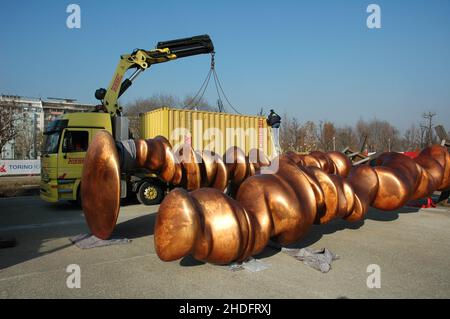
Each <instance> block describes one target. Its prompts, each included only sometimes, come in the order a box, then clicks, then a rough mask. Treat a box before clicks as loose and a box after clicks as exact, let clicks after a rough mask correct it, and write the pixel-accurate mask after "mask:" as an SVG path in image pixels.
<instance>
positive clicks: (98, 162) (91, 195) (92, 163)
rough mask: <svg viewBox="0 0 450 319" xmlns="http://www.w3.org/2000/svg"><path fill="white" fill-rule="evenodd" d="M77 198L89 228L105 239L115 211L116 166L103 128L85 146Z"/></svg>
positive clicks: (110, 140) (111, 141)
mask: <svg viewBox="0 0 450 319" xmlns="http://www.w3.org/2000/svg"><path fill="white" fill-rule="evenodd" d="M81 198H82V206H83V212H84V216H85V218H86V222H87V224H88V226H89V229H90V230H91V232H92V233H93V234H94V235H96V236H97V237H98V238H101V239H108V238H109V236H111V234H112V232H113V230H114V227H115V225H116V222H117V217H118V215H119V208H120V167H119V155H118V154H117V149H116V145H115V143H114V139H113V138H112V136H111V134H110V133H108V132H107V131H100V132H98V133H97V134H96V135H95V136H94V138H93V140H92V142H91V144H90V145H89V148H88V150H87V153H86V157H85V158H84V166H83V173H82V177H81Z"/></svg>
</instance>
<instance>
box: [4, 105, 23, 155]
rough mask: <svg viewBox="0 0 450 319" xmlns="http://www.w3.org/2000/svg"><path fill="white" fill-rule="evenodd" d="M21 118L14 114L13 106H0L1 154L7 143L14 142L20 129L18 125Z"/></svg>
mask: <svg viewBox="0 0 450 319" xmlns="http://www.w3.org/2000/svg"><path fill="white" fill-rule="evenodd" d="M18 120H19V117H18V116H17V114H15V113H14V106H13V105H1V106H0V152H1V150H3V147H4V146H5V145H6V143H8V142H10V141H11V140H13V139H14V138H15V137H16V135H17V133H18V132H19V129H18V127H17V125H16V123H17V122H18Z"/></svg>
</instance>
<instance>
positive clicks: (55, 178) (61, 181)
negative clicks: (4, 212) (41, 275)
mask: <svg viewBox="0 0 450 319" xmlns="http://www.w3.org/2000/svg"><path fill="white" fill-rule="evenodd" d="M99 130H107V131H108V132H110V133H111V134H112V125H111V117H110V115H109V114H107V113H70V114H63V115H61V116H59V117H58V118H56V119H55V120H54V121H52V122H51V123H50V124H49V126H48V128H47V130H46V131H45V133H44V135H45V146H44V151H43V155H42V156H41V183H40V197H41V198H42V199H43V200H45V201H48V202H57V201H59V200H70V201H78V202H80V194H79V193H80V192H79V189H80V183H81V172H82V169H83V161H84V157H85V155H86V151H87V148H88V145H89V143H90V141H91V140H92V139H93V137H94V135H95V134H96V133H97V132H98V131H99Z"/></svg>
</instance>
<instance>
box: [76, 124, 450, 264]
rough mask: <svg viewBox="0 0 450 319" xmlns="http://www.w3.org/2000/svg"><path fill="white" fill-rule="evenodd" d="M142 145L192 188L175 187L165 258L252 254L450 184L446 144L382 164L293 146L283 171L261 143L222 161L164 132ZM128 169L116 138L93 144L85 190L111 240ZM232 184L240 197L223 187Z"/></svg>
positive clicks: (160, 239) (163, 223) (152, 161)
mask: <svg viewBox="0 0 450 319" xmlns="http://www.w3.org/2000/svg"><path fill="white" fill-rule="evenodd" d="M135 145H136V159H135V161H134V162H135V163H136V166H137V167H140V168H146V169H148V170H150V171H151V172H154V173H155V174H157V175H158V176H160V178H161V179H162V180H164V181H166V182H169V183H171V184H172V185H182V186H183V188H184V189H181V188H176V189H175V190H173V191H171V192H170V193H169V194H168V195H167V196H166V198H165V199H164V201H163V202H162V204H161V205H160V208H159V211H158V215H157V220H156V224H155V236H154V243H155V249H156V252H157V254H158V256H159V257H160V258H161V259H162V260H165V261H171V260H176V259H179V258H182V257H183V256H186V255H189V254H191V255H192V256H193V257H194V258H196V259H198V260H202V261H205V262H211V263H216V264H227V263H230V262H232V261H243V260H246V259H247V258H248V257H250V256H252V255H255V254H257V253H259V252H261V251H262V250H263V249H264V247H265V246H266V245H267V243H268V241H269V240H270V239H272V240H274V241H276V242H278V243H280V244H281V245H289V244H291V243H294V242H296V241H298V240H299V239H301V238H302V237H303V236H304V235H305V234H306V233H307V232H308V230H309V229H310V228H311V226H312V224H313V223H316V224H324V223H327V222H329V221H331V220H333V219H335V218H343V219H345V220H347V221H351V222H355V221H359V220H361V219H363V218H364V216H365V214H366V213H367V211H368V209H369V207H370V206H373V207H375V208H378V209H381V210H386V211H388V210H396V209H398V208H399V207H401V206H403V205H405V203H406V202H407V201H409V200H411V199H415V198H421V197H424V196H429V195H430V194H432V193H433V192H434V191H435V190H443V189H448V188H449V187H450V155H449V153H448V151H447V149H446V148H444V147H442V146H439V145H435V146H432V147H428V148H426V149H424V150H423V151H422V152H421V153H420V154H419V156H418V157H417V158H415V159H410V158H409V157H406V156H404V155H402V154H398V153H392V152H389V153H384V154H382V155H381V156H379V158H378V159H377V160H376V161H375V164H374V166H373V167H372V166H368V165H361V166H356V167H352V164H351V162H350V160H349V159H348V158H347V157H346V156H345V155H344V154H342V153H339V152H327V153H323V152H317V151H315V152H311V153H310V154H306V155H305V154H297V153H295V152H288V153H286V154H284V155H281V156H280V157H279V158H278V160H277V162H278V164H279V165H278V170H276V171H275V172H274V174H261V172H260V169H261V168H262V167H264V166H268V165H270V164H271V163H270V161H269V160H268V159H267V157H266V156H265V155H264V154H262V153H261V152H260V151H259V150H251V151H250V152H249V154H244V152H243V151H242V150H241V149H239V148H237V147H232V148H230V149H229V150H228V151H227V152H226V154H225V155H224V156H223V158H222V157H220V156H218V155H217V154H215V153H213V152H206V151H204V152H195V151H193V150H192V149H191V148H190V147H184V148H180V149H179V150H177V151H175V152H174V151H173V150H172V147H171V145H170V143H169V142H168V141H167V140H166V139H165V138H163V137H157V138H154V139H149V140H145V141H144V140H136V141H135ZM119 167H120V163H119V156H118V152H117V149H116V145H115V143H114V141H113V139H112V137H111V135H110V134H109V133H107V132H106V131H102V132H100V133H99V134H97V135H96V136H95V138H94V140H93V142H92V143H91V145H90V146H89V149H88V152H87V156H86V158H85V164H84V170H83V177H82V189H81V190H82V197H83V210H84V212H85V215H86V220H87V222H88V225H89V227H90V229H91V231H92V232H93V234H95V235H96V236H98V237H100V238H108V237H109V236H110V234H111V233H112V231H113V229H114V225H115V223H116V221H117V215H118V212H119V202H120V198H119V197H120V195H119V193H120V179H119V176H120V171H119ZM227 186H229V187H228V188H229V193H231V194H232V195H233V197H234V198H235V199H233V198H232V197H230V196H227V195H226V194H224V193H223V191H224V190H225V188H226V187H227ZM189 190H190V191H191V192H189Z"/></svg>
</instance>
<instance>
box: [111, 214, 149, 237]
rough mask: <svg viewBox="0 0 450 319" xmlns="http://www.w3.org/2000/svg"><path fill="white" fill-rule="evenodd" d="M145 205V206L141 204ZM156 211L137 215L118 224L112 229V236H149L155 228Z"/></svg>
mask: <svg viewBox="0 0 450 319" xmlns="http://www.w3.org/2000/svg"><path fill="white" fill-rule="evenodd" d="M143 207H145V206H143ZM155 220H156V213H153V214H148V215H143V216H139V217H136V218H133V219H130V220H127V221H124V222H122V223H120V224H117V226H116V228H115V229H114V233H113V236H118V237H126V238H130V239H134V238H139V237H145V236H151V235H153V231H154V228H155Z"/></svg>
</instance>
